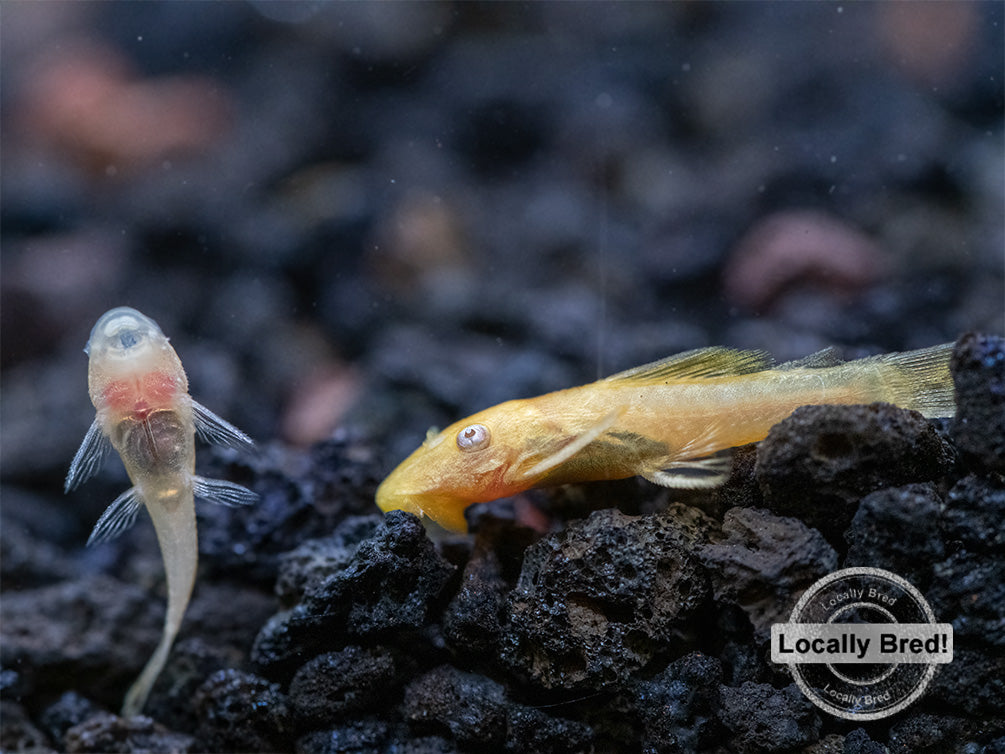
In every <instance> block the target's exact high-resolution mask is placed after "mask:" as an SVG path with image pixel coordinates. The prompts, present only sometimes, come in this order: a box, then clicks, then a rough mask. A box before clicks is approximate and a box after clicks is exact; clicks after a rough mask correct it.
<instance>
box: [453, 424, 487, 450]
mask: <svg viewBox="0 0 1005 754" xmlns="http://www.w3.org/2000/svg"><path fill="white" fill-rule="evenodd" d="M491 439H492V438H491V436H490V435H489V428H488V427H486V426H485V425H484V424H471V425H470V426H467V427H465V428H464V429H462V430H461V431H460V432H458V433H457V447H458V448H460V449H461V450H464V451H468V452H470V451H472V450H481V449H482V448H484V447H487V446H488V444H489V441H490V440H491Z"/></svg>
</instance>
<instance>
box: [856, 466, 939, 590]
mask: <svg viewBox="0 0 1005 754" xmlns="http://www.w3.org/2000/svg"><path fill="white" fill-rule="evenodd" d="M942 508H943V502H942V498H941V497H940V496H939V493H938V491H937V490H936V488H935V485H933V484H909V485H906V486H904V487H894V488H891V489H885V490H878V491H876V492H873V493H871V494H869V495H866V496H865V497H864V498H862V502H861V503H860V504H859V507H858V512H857V513H856V514H855V518H854V519H852V523H851V527H850V528H849V529H848V531H846V532H845V535H844V537H845V540H846V541H847V542H848V556H847V558H846V560H845V565H846V566H848V567H851V566H869V567H872V568H885V569H886V570H888V571H892V572H893V573H896V574H898V575H899V576H903V577H904V578H905V579H907V580H908V581H910V582H911V583H912V584H914V586H916V587H917V588H919V589H922V590H924V589H925V588H926V587H927V586H928V583H929V582H930V581H931V572H932V564H933V563H937V562H939V561H941V560H942V559H943V558H944V557H945V548H944V546H943V544H942V537H941V532H940V526H939V523H940V518H941V514H942Z"/></svg>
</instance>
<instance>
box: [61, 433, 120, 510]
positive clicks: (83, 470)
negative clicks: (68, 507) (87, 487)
mask: <svg viewBox="0 0 1005 754" xmlns="http://www.w3.org/2000/svg"><path fill="white" fill-rule="evenodd" d="M111 447H112V443H111V442H109V440H108V438H107V437H106V436H105V433H104V432H103V431H102V429H101V425H100V424H98V420H97V419H95V420H94V421H93V422H91V427H90V429H88V430H87V434H86V435H84V441H83V442H82V443H80V447H79V448H77V453H76V454H75V455H74V456H73V461H72V462H71V463H70V470H69V471H68V472H67V474H66V482H65V483H64V484H63V492H69V491H70V490H73V489H76V488H77V487H78V486H79V485H81V484H83V483H84V482H86V481H87V480H88V479H90V478H91V477H92V476H94V475H95V474H97V473H98V469H100V468H101V464H102V463H104V461H105V456H106V455H108V451H109V450H110V449H111Z"/></svg>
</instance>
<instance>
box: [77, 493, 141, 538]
mask: <svg viewBox="0 0 1005 754" xmlns="http://www.w3.org/2000/svg"><path fill="white" fill-rule="evenodd" d="M142 507H143V498H141V497H140V494H139V490H137V489H136V488H135V487H130V488H129V489H128V490H126V491H125V492H123V493H122V494H121V495H119V496H118V497H117V498H115V500H113V501H112V504H111V505H109V506H108V507H107V508H105V512H104V513H102V514H101V518H99V519H98V523H96V524H95V525H94V530H93V531H92V532H91V536H90V537H88V539H87V546H88V547H90V546H91V545H96V544H98V543H99V542H107V541H108V540H110V539H115V538H116V537H117V536H119V535H120V534H121V533H122V532H124V531H125V530H126V529H128V528H129V527H131V526H132V525H133V524H135V523H136V514H137V513H139V512H140V508H142Z"/></svg>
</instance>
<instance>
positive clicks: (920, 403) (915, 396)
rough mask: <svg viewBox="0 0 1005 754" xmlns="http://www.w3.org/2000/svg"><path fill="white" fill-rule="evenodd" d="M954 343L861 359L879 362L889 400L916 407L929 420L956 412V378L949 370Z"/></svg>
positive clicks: (904, 406)
mask: <svg viewBox="0 0 1005 754" xmlns="http://www.w3.org/2000/svg"><path fill="white" fill-rule="evenodd" d="M953 345H954V344H953V343H943V344H942V345H940V346H932V347H930V348H922V349H919V350H917V351H905V352H903V353H888V354H883V355H882V356H872V357H870V358H868V359H862V362H869V361H874V362H875V363H876V366H877V367H878V368H879V374H880V377H881V379H882V381H883V384H884V386H885V387H886V390H887V392H888V393H889V397H888V398H887V400H888V401H889V402H890V403H894V404H896V405H898V406H901V407H903V408H910V409H913V410H915V411H918V412H920V413H921V414H923V415H924V416H926V417H928V418H930V419H932V418H936V417H952V416H955V415H956V399H955V396H954V393H953V378H952V375H951V374H950V372H949V357H950V356H951V355H952V352H953Z"/></svg>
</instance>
